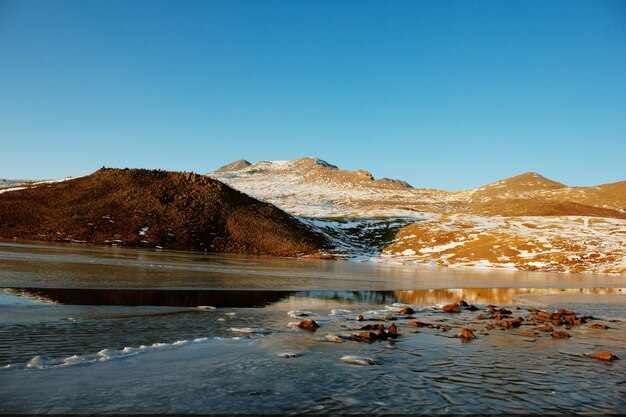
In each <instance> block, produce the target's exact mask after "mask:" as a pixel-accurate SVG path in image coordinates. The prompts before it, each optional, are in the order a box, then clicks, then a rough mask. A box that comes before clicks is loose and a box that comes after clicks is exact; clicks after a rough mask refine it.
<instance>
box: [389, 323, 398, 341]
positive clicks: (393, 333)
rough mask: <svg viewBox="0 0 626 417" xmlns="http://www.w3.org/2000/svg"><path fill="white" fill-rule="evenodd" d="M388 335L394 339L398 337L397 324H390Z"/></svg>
mask: <svg viewBox="0 0 626 417" xmlns="http://www.w3.org/2000/svg"><path fill="white" fill-rule="evenodd" d="M387 335H388V336H389V337H390V338H392V339H395V338H397V337H398V328H397V327H396V325H395V324H392V325H391V326H389V330H387Z"/></svg>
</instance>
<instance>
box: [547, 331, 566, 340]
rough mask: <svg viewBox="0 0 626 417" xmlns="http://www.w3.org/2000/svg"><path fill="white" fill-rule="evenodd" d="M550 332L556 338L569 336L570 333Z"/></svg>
mask: <svg viewBox="0 0 626 417" xmlns="http://www.w3.org/2000/svg"><path fill="white" fill-rule="evenodd" d="M550 334H551V335H552V337H554V338H556V339H567V338H568V337H571V336H570V334H569V333H567V332H559V331H554V332H552V333H550Z"/></svg>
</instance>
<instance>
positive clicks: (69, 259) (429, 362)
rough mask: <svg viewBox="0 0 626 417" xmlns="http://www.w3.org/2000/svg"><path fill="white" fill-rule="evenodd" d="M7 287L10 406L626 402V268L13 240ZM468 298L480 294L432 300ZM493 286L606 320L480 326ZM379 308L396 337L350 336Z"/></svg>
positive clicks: (223, 408)
mask: <svg viewBox="0 0 626 417" xmlns="http://www.w3.org/2000/svg"><path fill="white" fill-rule="evenodd" d="M0 287H2V290H1V291H0V413H464V414H467V413H514V412H524V413H537V412H539V413H562V412H581V413H611V412H615V413H619V412H623V410H624V409H626V400H625V398H626V384H625V383H624V381H625V378H624V376H625V375H626V335H625V330H626V323H624V322H623V321H626V309H625V305H626V304H625V303H624V297H625V296H624V295H622V294H623V293H624V292H626V277H609V276H591V275H588V276H582V275H562V274H542V273H521V272H510V271H484V272H483V271H468V270H462V271H459V270H450V269H446V268H430V267H403V266H399V265H371V264H362V263H349V262H345V261H320V260H306V259H299V260H296V259H274V258H263V257H244V256H218V255H202V254H193V253H182V252H168V251H153V250H132V249H124V248H94V247H89V246H81V245H44V244H32V243H24V242H22V243H17V242H11V241H10V242H7V241H5V242H1V243H0ZM461 299H464V300H465V301H467V302H468V303H470V304H474V305H475V306H476V307H478V308H479V309H480V311H469V310H463V311H462V312H461V313H459V314H449V313H445V312H443V311H442V310H441V309H440V308H439V307H440V306H441V305H443V304H447V303H452V302H458V301H460V300H461ZM489 304H493V305H497V306H498V307H502V306H504V307H507V308H508V309H510V310H511V311H512V316H513V317H518V316H519V317H526V316H528V314H529V311H528V308H531V307H534V308H538V309H543V310H549V311H554V310H556V309H557V308H559V307H566V308H568V309H571V310H573V311H575V312H576V313H577V314H578V316H583V315H589V316H593V318H594V320H593V321H592V322H593V323H600V324H606V325H608V327H609V328H608V329H606V330H601V329H594V328H591V327H590V326H589V325H585V324H583V325H579V326H560V327H559V328H558V330H566V331H567V332H568V333H569V334H570V335H571V338H568V339H556V338H553V337H551V336H550V335H549V334H545V333H537V332H532V329H533V326H527V325H522V326H520V327H518V328H511V329H504V328H503V329H500V328H495V329H493V330H486V329H485V324H486V323H488V322H489V320H487V321H485V320H479V319H477V316H478V314H485V313H486V310H487V309H488V307H487V305H489ZM403 306H411V307H412V308H413V309H414V310H415V313H414V314H412V315H411V316H410V318H409V317H407V316H406V315H402V314H399V312H398V310H400V309H401V308H402V307H403ZM359 314H361V315H363V316H364V318H365V320H364V321H362V322H360V321H357V320H356V317H357V316H358V315H359ZM385 316H393V317H396V318H397V319H396V320H393V321H384V320H385ZM303 319H314V320H316V321H317V322H318V323H319V324H320V328H319V329H317V330H316V331H315V332H309V331H306V330H302V329H299V328H298V327H297V323H298V322H299V321H300V320H303ZM618 320H619V321H618ZM413 321H421V322H425V323H430V324H432V325H433V328H428V327H415V326H412V325H410V324H409V323H410V322H413ZM379 323H382V324H384V325H385V326H387V327H388V326H389V325H390V324H392V323H395V324H396V326H397V328H398V332H399V334H400V336H399V337H398V339H396V340H387V341H376V342H373V343H363V342H357V341H353V340H349V339H348V337H349V336H350V335H351V334H357V333H359V332H360V330H359V329H360V327H362V326H364V325H366V324H379ZM446 326H449V327H450V328H449V330H446ZM437 327H439V328H437ZM461 328H474V329H476V331H475V333H476V336H477V338H476V339H474V340H470V341H467V342H464V341H463V339H460V338H458V337H456V336H457V335H458V333H459V331H460V329H461ZM484 333H489V334H484ZM521 333H531V335H522V334H521ZM595 352H611V353H613V354H615V355H617V356H618V357H620V358H622V359H620V360H616V361H613V362H604V361H600V360H597V359H593V358H590V357H588V356H586V355H585V354H587V353H595Z"/></svg>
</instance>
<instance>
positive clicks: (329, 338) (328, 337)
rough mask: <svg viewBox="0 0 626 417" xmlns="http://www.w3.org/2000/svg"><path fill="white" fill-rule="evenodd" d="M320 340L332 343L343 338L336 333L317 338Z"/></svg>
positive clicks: (340, 341) (339, 341) (341, 340)
mask: <svg viewBox="0 0 626 417" xmlns="http://www.w3.org/2000/svg"><path fill="white" fill-rule="evenodd" d="M317 340H319V341H320V342H332V343H343V342H344V340H343V339H342V338H341V337H339V336H337V335H336V334H327V335H324V337H322V338H321V339H317Z"/></svg>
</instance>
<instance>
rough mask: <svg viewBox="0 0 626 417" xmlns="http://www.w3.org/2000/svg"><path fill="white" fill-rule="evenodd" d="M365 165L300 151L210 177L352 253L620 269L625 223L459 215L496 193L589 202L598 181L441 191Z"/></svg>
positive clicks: (464, 263)
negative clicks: (298, 155) (381, 177)
mask: <svg viewBox="0 0 626 417" xmlns="http://www.w3.org/2000/svg"><path fill="white" fill-rule="evenodd" d="M363 172H365V171H353V172H351V171H343V170H340V169H337V168H336V167H334V166H333V165H330V164H328V163H326V162H324V161H321V160H318V159H315V158H302V159H298V160H293V161H262V162H260V163H257V164H249V165H248V166H243V167H242V166H238V167H237V169H236V170H233V171H228V170H226V171H216V172H213V173H211V174H208V175H210V176H211V177H214V178H216V179H218V180H220V181H223V182H225V183H227V184H229V185H230V186H232V187H234V188H236V189H239V190H240V191H242V192H244V193H246V194H249V195H251V196H254V197H256V198H259V199H262V200H265V201H268V202H270V203H272V204H275V205H277V206H278V207H280V208H282V209H283V210H285V211H287V212H289V213H291V214H294V215H298V216H302V220H303V221H305V222H306V223H308V224H309V225H311V226H312V227H314V228H316V229H317V230H320V231H322V232H324V233H326V234H327V235H328V236H330V237H331V239H332V240H333V242H334V243H335V245H336V246H337V247H338V248H339V251H340V252H343V253H344V254H348V255H349V256H350V257H351V258H352V259H358V260H369V261H372V262H383V263H404V264H435V265H443V266H450V267H473V268H508V269H522V270H541V271H558V272H577V273H603V274H626V220H623V219H615V218H600V217H586V216H524V217H503V216H497V215H496V216H492V215H489V216H487V215H469V214H461V213H463V207H466V206H463V204H465V205H467V204H471V203H472V202H476V203H482V204H484V203H485V202H490V201H493V200H494V199H498V200H507V199H529V200H530V199H541V198H548V199H549V198H552V199H554V198H561V197H563V198H564V201H574V202H576V201H577V200H578V199H579V198H580V199H581V200H584V203H585V204H589V201H590V198H589V194H593V193H595V192H598V190H600V187H587V188H579V187H567V186H565V185H563V184H560V183H558V182H555V181H551V180H549V179H547V178H544V177H541V176H540V175H539V174H536V173H526V174H522V175H519V176H517V177H512V178H509V179H506V180H502V181H497V182H495V183H492V184H488V185H485V186H483V187H479V188H476V189H473V190H466V191H460V192H445V191H440V190H432V189H413V188H409V187H400V186H397V185H396V184H392V183H390V184H386V183H384V182H377V181H375V180H373V179H372V178H371V176H369V177H368V175H369V174H367V173H365V174H362V173H363ZM623 200H624V196H622V195H621V194H620V193H617V194H616V197H615V198H613V199H612V200H611V202H612V204H610V205H608V206H604V207H606V208H611V209H613V210H617V211H618V212H619V211H620V210H621V206H622V202H623ZM449 213H455V214H449ZM383 236H384V237H383ZM377 239H379V240H378V241H377Z"/></svg>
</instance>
